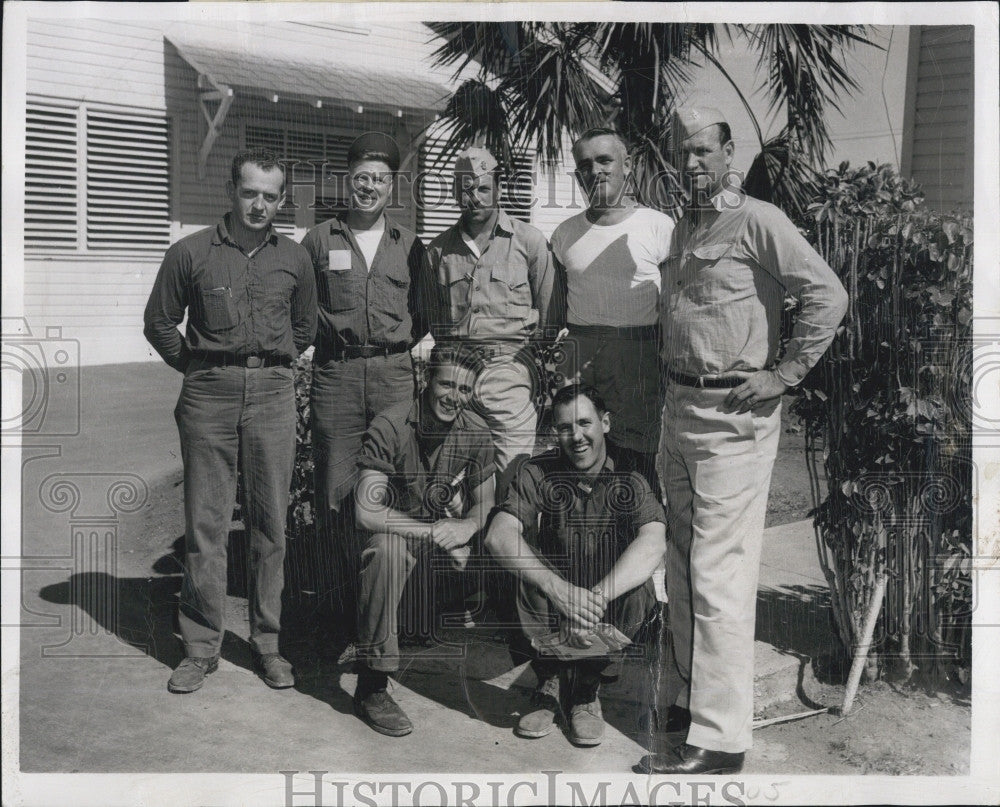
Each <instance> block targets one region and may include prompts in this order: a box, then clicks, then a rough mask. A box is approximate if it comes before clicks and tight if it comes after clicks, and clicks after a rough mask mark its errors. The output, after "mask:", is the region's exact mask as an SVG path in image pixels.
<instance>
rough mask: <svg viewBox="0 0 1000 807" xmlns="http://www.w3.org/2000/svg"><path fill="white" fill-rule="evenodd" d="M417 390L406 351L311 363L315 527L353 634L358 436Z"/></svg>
mask: <svg viewBox="0 0 1000 807" xmlns="http://www.w3.org/2000/svg"><path fill="white" fill-rule="evenodd" d="M414 395H415V389H414V383H413V360H412V358H411V357H410V354H409V353H408V352H405V353H397V354H395V355H392V356H376V357H374V358H370V359H364V358H358V359H337V360H334V359H331V360H329V361H326V362H323V363H322V364H317V365H314V367H313V377H312V389H311V392H310V400H309V406H310V417H311V428H312V445H313V462H314V466H315V470H314V474H315V476H314V479H315V486H316V493H315V496H316V532H317V537H318V539H319V540H320V541H321V542H323V543H324V544H325V545H326V546H328V547H330V549H331V551H330V557H331V559H332V563H333V568H332V569H329V570H324V571H327V572H328V574H329V588H330V592H329V593H330V595H331V599H332V601H333V606H334V608H335V609H336V610H337V611H338V612H339V617H340V619H341V620H342V624H341V627H342V628H343V629H344V630H345V631H346V632H348V633H351V634H353V633H354V629H355V622H356V612H357V598H358V589H357V581H358V574H359V572H360V566H359V563H360V553H361V549H362V545H361V542H362V541H363V537H362V536H359V535H358V534H357V531H356V529H355V526H354V507H353V502H352V500H351V496H352V491H353V489H354V485H355V482H356V481H357V461H358V456H359V455H360V454H361V438H362V437H363V436H364V433H365V432H366V431H367V429H368V427H369V426H370V425H371V422H372V419H373V418H374V417H375V416H376V415H377V414H379V413H380V412H382V411H384V410H385V409H388V408H389V407H391V406H394V405H396V404H397V403H400V402H402V401H412V400H413V398H414Z"/></svg>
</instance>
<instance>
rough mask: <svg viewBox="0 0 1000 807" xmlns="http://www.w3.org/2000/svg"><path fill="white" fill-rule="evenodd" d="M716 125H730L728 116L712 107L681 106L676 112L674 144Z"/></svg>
mask: <svg viewBox="0 0 1000 807" xmlns="http://www.w3.org/2000/svg"><path fill="white" fill-rule="evenodd" d="M716 123H728V121H727V120H726V116H725V115H723V114H722V112H721V111H719V110H718V109H716V108H715V107H710V106H680V107H677V109H675V110H674V119H673V125H674V131H673V136H674V143H675V144H677V143H680V142H681V141H682V140H687V139H688V138H689V137H693V136H694V135H696V134H697V133H698V132H700V131H701V130H702V129H707V128H708V127H709V126H714V125H715V124H716Z"/></svg>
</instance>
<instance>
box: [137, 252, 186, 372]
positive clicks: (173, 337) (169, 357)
mask: <svg viewBox="0 0 1000 807" xmlns="http://www.w3.org/2000/svg"><path fill="white" fill-rule="evenodd" d="M190 273H191V253H190V252H189V250H188V249H187V246H186V245H185V244H183V243H177V244H174V245H173V246H172V247H170V249H168V250H167V253H166V255H164V257H163V263H162V264H160V270H159V272H158V273H157V275H156V280H155V281H154V283H153V290H152V292H150V295H149V300H148V301H147V302H146V311H145V313H144V314H143V321H144V328H143V334H144V335H145V337H146V340H147V341H148V342H149V343H150V344H151V345H152V346H153V348H154V349H155V350H156V352H157V353H158V354H159V355H160V356H161V357H162V358H163V360H164V361H165V362H166V363H167V364H168V365H170V366H171V367H173V368H174V369H175V370H178V371H179V372H182V373H183V372H184V369H185V367H186V366H187V362H188V350H187V346H186V345H185V344H184V339H183V337H182V336H181V333H180V331H179V330H177V326H178V325H179V324H180V323H181V322H182V321H183V320H184V313H185V311H186V310H187V306H188V288H189V285H190V284H189V277H190Z"/></svg>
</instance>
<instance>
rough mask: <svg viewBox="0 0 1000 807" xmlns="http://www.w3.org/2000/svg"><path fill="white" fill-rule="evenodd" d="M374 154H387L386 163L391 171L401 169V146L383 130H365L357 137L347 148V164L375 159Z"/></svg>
mask: <svg viewBox="0 0 1000 807" xmlns="http://www.w3.org/2000/svg"><path fill="white" fill-rule="evenodd" d="M374 154H378V155H385V163H386V165H388V166H389V170H390V171H393V172H395V171H398V170H399V147H398V146H397V145H396V141H395V140H393V139H392V138H391V137H389V135H387V134H383V133H382V132H365V133H364V134H363V135H360V136H358V137H356V138H355V139H354V142H353V143H351V147H350V148H349V149H348V150H347V164H348V165H351V164H352V163H355V162H357V161H358V160H364V159H373V158H372V155H374ZM380 159H381V158H380Z"/></svg>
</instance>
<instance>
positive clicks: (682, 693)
mask: <svg viewBox="0 0 1000 807" xmlns="http://www.w3.org/2000/svg"><path fill="white" fill-rule="evenodd" d="M729 392H730V390H728V389H699V388H694V387H685V386H681V385H679V384H676V383H673V382H670V383H668V386H667V389H666V397H665V405H664V409H663V430H662V440H661V473H662V484H663V488H664V492H665V495H666V500H667V510H668V512H667V521H668V536H669V541H668V544H667V555H666V567H667V569H666V572H667V574H666V579H667V597H668V599H669V609H670V629H671V644H670V653H669V655H668V664H667V681H666V684H667V701H666V702H667V704H668V705H669V704H677V705H679V706H686V707H687V708H689V709H690V710H691V728H690V730H689V732H688V737H687V742H688V743H689V744H691V745H694V746H698V747H699V748H706V749H710V750H713V751H725V752H729V753H738V752H741V751H745V750H746V749H748V748H750V746H751V744H752V740H751V730H752V724H753V657H754V622H755V615H756V605H757V581H758V578H759V576H760V552H761V544H762V542H763V532H764V516H765V513H766V510H767V493H768V488H769V487H770V482H771V469H772V468H773V466H774V459H775V455H776V454H777V450H778V436H779V433H780V424H781V400H780V398H779V399H775V400H773V401H769V402H767V403H765V404H763V405H761V406H760V407H758V408H757V409H756V410H755V411H754V412H747V413H745V414H736V413H729V412H726V411H723V406H722V403H723V401H724V400H725V398H726V396H727V395H728V394H729Z"/></svg>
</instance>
